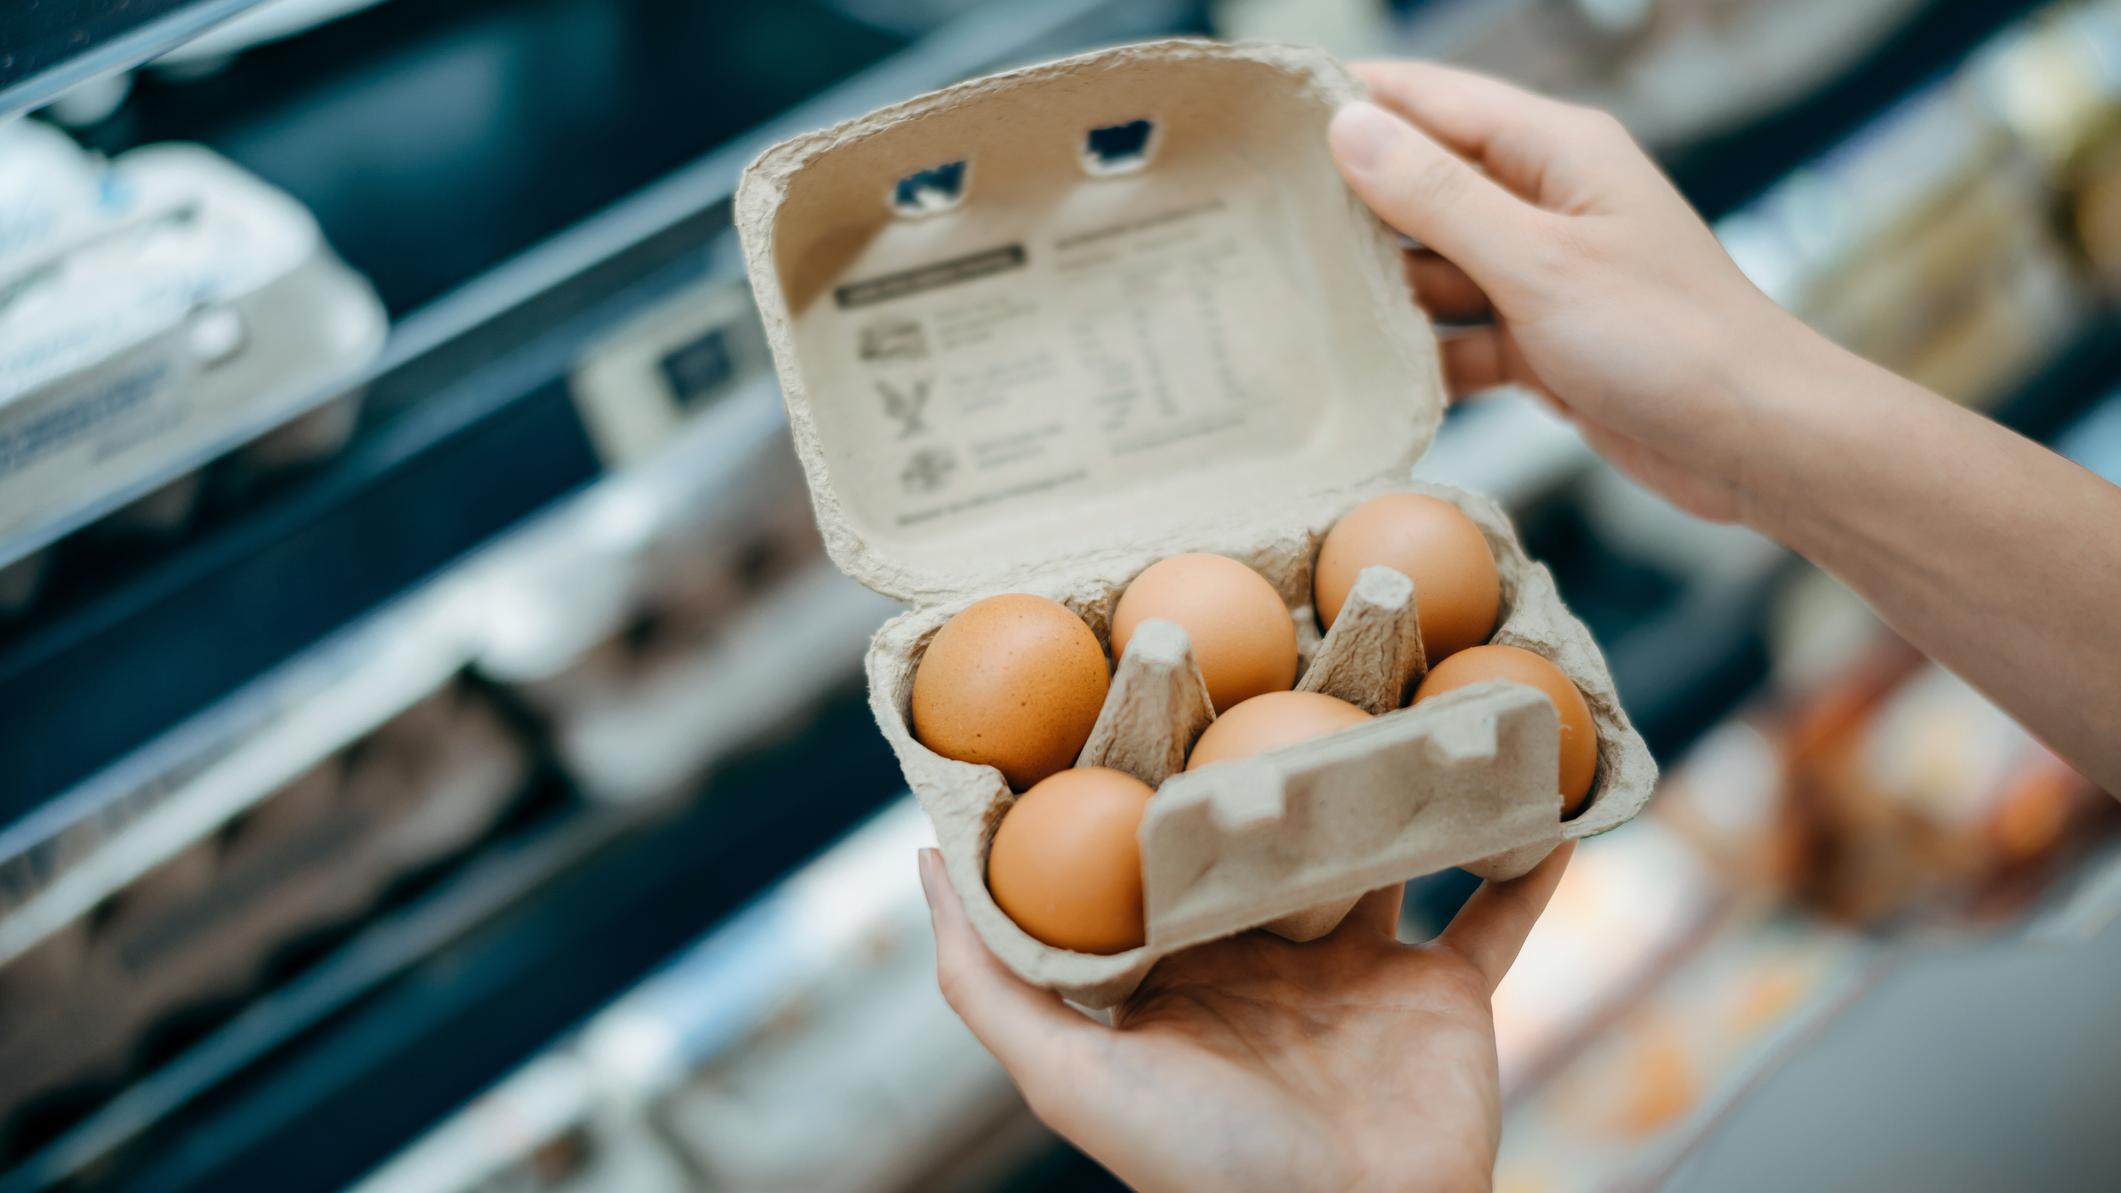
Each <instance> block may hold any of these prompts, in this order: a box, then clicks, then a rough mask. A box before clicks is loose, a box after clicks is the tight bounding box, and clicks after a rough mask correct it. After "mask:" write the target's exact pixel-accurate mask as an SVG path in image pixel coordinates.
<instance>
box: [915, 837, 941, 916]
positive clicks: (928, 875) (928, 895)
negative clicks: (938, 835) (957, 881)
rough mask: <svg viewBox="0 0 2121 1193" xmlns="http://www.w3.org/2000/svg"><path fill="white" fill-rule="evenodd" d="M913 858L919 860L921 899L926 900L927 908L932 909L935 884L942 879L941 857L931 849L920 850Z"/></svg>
mask: <svg viewBox="0 0 2121 1193" xmlns="http://www.w3.org/2000/svg"><path fill="white" fill-rule="evenodd" d="M914 856H915V857H917V858H919V859H920V861H919V864H920V869H921V897H922V898H924V899H926V900H928V906H930V907H934V906H935V884H936V883H938V882H940V881H942V877H943V875H942V869H943V855H942V854H940V853H937V852H936V851H935V850H933V849H922V850H919V851H918V852H917V853H916V854H915V855H914Z"/></svg>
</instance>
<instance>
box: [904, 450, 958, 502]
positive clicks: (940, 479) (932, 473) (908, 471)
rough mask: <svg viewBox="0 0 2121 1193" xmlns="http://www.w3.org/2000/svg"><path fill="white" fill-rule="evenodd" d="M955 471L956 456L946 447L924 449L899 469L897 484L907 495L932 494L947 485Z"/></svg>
mask: <svg viewBox="0 0 2121 1193" xmlns="http://www.w3.org/2000/svg"><path fill="white" fill-rule="evenodd" d="M955 471H957V456H956V455H955V454H954V453H953V452H951V450H950V449H949V448H947V447H924V448H922V449H921V450H919V451H917V452H915V453H913V454H912V455H911V456H909V457H907V459H906V466H905V467H904V468H901V469H899V474H898V480H899V484H900V485H901V486H902V487H904V488H905V490H906V491H907V492H908V493H933V492H935V491H936V490H938V489H940V488H942V487H943V486H944V485H945V484H947V483H949V480H950V474H951V473H953V472H955Z"/></svg>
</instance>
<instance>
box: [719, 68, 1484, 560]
mask: <svg viewBox="0 0 2121 1193" xmlns="http://www.w3.org/2000/svg"><path fill="white" fill-rule="evenodd" d="M1353 86H1354V85H1353V83H1352V82H1351V81H1350V80H1348V79H1347V78H1346V76H1345V75H1344V74H1342V73H1341V72H1340V71H1339V68H1338V67H1337V66H1334V65H1333V64H1332V63H1331V61H1330V60H1329V59H1326V58H1325V57H1324V56H1323V55H1321V54H1318V53H1316V52H1313V51H1302V50H1289V49H1283V48H1279V47H1244V46H1217V45H1210V44H1206V43H1158V44H1154V45H1149V46H1141V47H1131V48H1129V49H1128V50H1122V51H1117V52H1108V53H1107V54H1105V55H1101V56H1098V57H1096V58H1094V59H1073V60H1068V61H1064V62H1059V63H1051V64H1047V65H1046V66H1042V67H1034V68H1031V69H1029V70H1026V71H1020V72H1016V73H1014V74H1010V75H1002V76H996V77H994V78H991V79H985V80H979V81H977V82H975V83H972V84H966V85H963V86H962V87H959V88H954V89H951V90H949V91H945V92H939V93H937V94H935V95H932V96H928V97H924V98H923V99H921V100H916V101H913V102H912V103H910V104H907V105H902V106H900V107H899V108H894V109H887V110H885V111H883V112H880V113H876V114H874V115H872V116H871V117H868V118H865V119H864V120H862V121H856V122H854V123H852V124H850V125H844V126H841V127H840V128H838V129H834V130H830V131H828V132H826V133H821V134H814V135H812V136H810V137H806V138H798V139H797V140H795V141H792V142H788V143H785V144H784V145H782V146H779V147H777V148H776V149H774V150H771V151H769V152H768V153H767V154H766V155H765V156H764V157H762V158H761V159H760V161H759V162H758V163H756V164H755V165H754V166H753V167H752V169H751V170H750V171H748V172H747V174H746V177H745V180H744V185H743V186H742V187H741V188H740V190H739V197H738V205H739V212H738V219H739V226H740V228H741V230H742V231H743V234H744V240H745V247H746V253H747V256H748V257H749V258H750V261H751V268H752V273H753V283H754V286H755V288H756V289H757V290H758V292H759V298H760V306H761V311H762V314H763V316H764V318H765V320H766V323H767V327H768V332H769V338H770V339H771V341H772V343H773V346H774V352H775V359H776V363H777V364H778V365H779V367H780V370H781V375H782V381H783V385H784V388H785V389H786V391H787V394H788V400H789V407H790V415H791V423H792V425H793V427H794V431H795V436H796V440H797V446H798V449H799V450H800V452H801V454H802V456H803V460H804V466H805V469H806V471H807V472H808V474H809V477H810V481H811V486H812V491H813V495H814V496H815V498H816V500H817V505H818V513H819V519H820V523H821V524H822V525H823V526H824V527H825V530H826V533H827V537H828V540H829V541H830V543H831V545H832V547H833V550H834V554H835V557H836V558H837V559H839V560H840V562H841V564H842V566H843V567H845V568H846V569H847V570H848V571H849V572H850V573H852V574H854V575H856V576H857V577H858V578H860V579H862V580H863V581H865V582H867V583H869V584H871V585H872V586H873V587H876V588H878V589H880V590H882V591H886V592H890V593H893V594H894V595H900V596H911V597H916V598H919V597H928V598H937V597H944V596H953V595H959V594H963V593H967V592H971V591H976V590H978V589H979V588H980V587H982V586H983V585H985V584H991V583H993V582H995V581H996V580H998V579H1000V578H1001V577H1004V576H1007V575H1009V574H1010V573H1012V572H1020V571H1022V570H1023V569H1025V568H1030V567H1036V566H1040V565H1042V564H1050V563H1055V562H1059V561H1062V560H1068V559H1082V558H1085V557H1090V556H1095V555H1117V554H1124V553H1125V552H1126V550H1127V549H1128V548H1129V547H1131V546H1137V545H1142V544H1147V543H1150V542H1153V541H1156V540H1159V539H1162V538H1165V537H1167V536H1169V535H1170V534H1172V533H1173V532H1175V531H1179V530H1182V529H1184V528H1186V527H1188V526H1190V525H1197V524H1199V523H1201V522H1202V521H1207V520H1220V519H1227V518H1230V517H1235V516H1242V515H1244V514H1246V513H1247V512H1248V511H1250V512H1253V513H1258V512H1263V511H1266V510H1270V509H1273V508H1275V507H1277V506H1280V505H1283V504H1285V503H1286V502H1287V501H1288V500H1290V499H1292V498H1296V497H1302V496H1308V495H1313V494H1317V493H1321V492H1327V491H1332V490H1336V489H1340V488H1344V487H1347V486H1349V485H1352V484H1359V483H1364V482H1367V481H1371V480H1374V479H1375V478H1376V477H1377V476H1379V475H1381V474H1384V473H1389V472H1391V471H1393V470H1395V469H1398V468H1400V467H1404V466H1405V464H1407V463H1408V462H1410V461H1411V460H1412V459H1413V458H1414V457H1415V456H1416V455H1418V454H1419V451H1420V449H1421V448H1422V447H1423V446H1425V445H1426V443H1427V441H1428V439H1429V437H1430V436H1431V434H1432V433H1433V430H1434V426H1435V422H1436V420H1437V418H1438V417H1439V415H1440V411H1441V407H1442V399H1441V387H1440V385H1439V383H1438V379H1437V375H1436V363H1435V347H1434V339H1433V336H1432V335H1431V334H1430V333H1429V330H1428V328H1427V326H1426V323H1425V322H1424V321H1423V320H1422V318H1421V316H1420V315H1419V313H1418V312H1417V311H1416V310H1415V309H1414V308H1413V306H1412V304H1411V303H1410V302H1409V301H1408V298H1407V294H1406V290H1405V285H1404V282H1403V280H1402V275H1401V273H1400V269H1399V262H1398V250H1397V247H1396V245H1395V244H1394V243H1393V241H1392V240H1391V239H1390V237H1389V236H1388V235H1387V234H1385V232H1384V231H1383V229H1382V228H1381V226H1380V225H1379V224H1378V223H1377V222H1376V220H1375V219H1374V217H1372V216H1370V215H1369V213H1368V212H1367V211H1366V210H1364V209H1363V208H1362V207H1361V206H1360V204H1359V203H1358V202H1357V201H1356V200H1355V199H1354V197H1353V196H1352V194H1350V193H1349V192H1348V190H1347V188H1346V187H1345V185H1344V184H1343V183H1342V182H1341V180H1340V178H1339V176H1338V174H1337V173H1336V172H1335V171H1334V170H1333V167H1332V164H1331V161H1330V159H1329V158H1328V157H1327V155H1326V149H1325V125H1326V122H1327V120H1328V119H1329V118H1330V116H1331V113H1332V111H1333V109H1334V107H1335V106H1336V105H1337V103H1338V102H1339V101H1340V100H1341V99H1344V98H1346V97H1347V96H1349V95H1351V94H1353ZM1114 145H1118V146H1119V149H1117V150H1115V149H1114V148H1113V146H1114ZM938 162H940V163H942V164H941V165H937V164H936V163H938Z"/></svg>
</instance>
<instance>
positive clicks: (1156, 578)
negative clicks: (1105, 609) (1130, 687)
mask: <svg viewBox="0 0 2121 1193" xmlns="http://www.w3.org/2000/svg"><path fill="white" fill-rule="evenodd" d="M1151 618H1161V619H1162V620H1164V621H1172V622H1177V623H1178V625H1179V626H1180V627H1181V628H1183V629H1184V630H1185V631H1186V636H1187V637H1188V638H1191V639H1192V640H1193V658H1194V659H1195V661H1197V662H1199V663H1200V673H1201V677H1202V678H1203V679H1205V680H1207V681H1208V699H1209V700H1210V701H1212V702H1213V703H1214V705H1215V710H1216V711H1217V712H1221V711H1222V710H1223V709H1226V708H1230V707H1232V706H1233V705H1235V704H1237V703H1238V702H1239V701H1241V700H1249V699H1251V698H1252V697H1254V696H1257V695H1259V694H1260V693H1261V692H1285V691H1287V690H1288V689H1289V686H1290V685H1291V684H1293V683H1295V682H1296V623H1295V622H1294V621H1293V620H1291V619H1290V617H1289V607H1288V606H1287V605H1285V604H1283V603H1282V599H1281V594H1279V593H1277V592H1275V591H1274V586H1273V585H1272V584H1269V583H1267V580H1266V577H1264V576H1262V575H1260V574H1259V573H1258V572H1255V571H1253V570H1252V569H1251V568H1248V567H1246V566H1245V565H1244V564H1241V563H1239V562H1237V561H1236V560H1234V559H1230V558H1228V557H1226V556H1222V555H1173V556H1172V557H1171V558H1169V559H1165V560H1161V561H1159V562H1157V563H1154V564H1151V565H1150V566H1149V568H1148V569H1147V570H1145V571H1143V572H1142V574H1141V575H1139V576H1136V577H1135V578H1134V583H1132V584H1129V585H1127V591H1126V592H1124V593H1122V594H1121V595H1120V598H1119V606H1118V607H1117V608H1115V609H1114V610H1113V611H1112V657H1113V658H1115V659H1117V658H1119V657H1120V656H1121V655H1123V654H1125V653H1126V652H1127V641H1128V639H1130V638H1132V637H1133V636H1134V628H1135V627H1136V626H1138V625H1140V624H1141V623H1143V622H1145V621H1148V620H1150V619H1151Z"/></svg>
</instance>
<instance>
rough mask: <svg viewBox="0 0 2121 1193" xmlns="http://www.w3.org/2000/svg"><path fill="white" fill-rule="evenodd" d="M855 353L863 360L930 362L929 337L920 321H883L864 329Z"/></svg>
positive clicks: (880, 320)
mask: <svg viewBox="0 0 2121 1193" xmlns="http://www.w3.org/2000/svg"><path fill="white" fill-rule="evenodd" d="M855 351H856V352H857V353H858V354H859V355H860V356H861V358H862V359H863V360H926V359H928V335H927V333H926V332H924V331H922V330H921V325H920V321H919V320H917V319H879V320H877V321H876V322H874V323H871V324H869V325H868V326H866V327H864V328H862V330H861V341H860V343H859V345H858V346H857V347H856V349H855Z"/></svg>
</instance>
